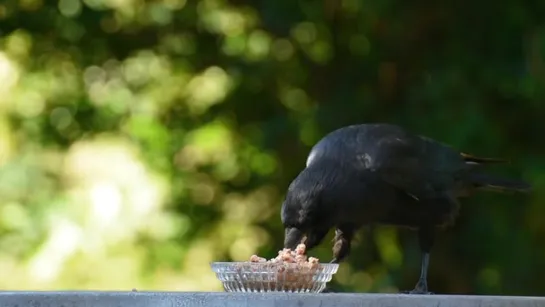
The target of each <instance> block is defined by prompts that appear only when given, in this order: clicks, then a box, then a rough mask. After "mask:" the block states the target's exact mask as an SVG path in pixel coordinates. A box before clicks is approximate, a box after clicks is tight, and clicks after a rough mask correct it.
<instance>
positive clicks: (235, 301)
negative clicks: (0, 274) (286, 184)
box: [0, 292, 545, 307]
mask: <svg viewBox="0 0 545 307" xmlns="http://www.w3.org/2000/svg"><path fill="white" fill-rule="evenodd" d="M0 306H1V307H26V306H32V307H50V306H58V307H61V306H62V307H75V306H78V307H80V306H85V307H87V306H96V307H110V306H112V307H113V306H116V307H167V306H168V307H174V306H177V307H189V306H191V307H193V306H198V307H201V306H202V307H204V306H207V307H216V306H221V307H234V306H244V307H245V306H248V307H273V306H278V307H281V306H285V307H292V306H293V307H295V306H297V307H310V306H312V307H318V306H321V307H334V306H343V307H352V306H354V307H355V306H358V307H367V306H379V307H397V306H404V307H416V306H433V307H438V306H440V307H447V306H452V307H470V306H471V307H472V306H475V307H477V306H478V307H487V306H490V307H492V306H494V307H504V306H512V307H515V306H516V307H525V306H535V307H537V306H545V298H541V297H499V296H463V295H460V296H458V295H426V296H422V295H402V294H348V293H327V294H325V293H324V294H283V293H270V294H261V293H251V294H245V293H223V292H212V293H209V292H0Z"/></svg>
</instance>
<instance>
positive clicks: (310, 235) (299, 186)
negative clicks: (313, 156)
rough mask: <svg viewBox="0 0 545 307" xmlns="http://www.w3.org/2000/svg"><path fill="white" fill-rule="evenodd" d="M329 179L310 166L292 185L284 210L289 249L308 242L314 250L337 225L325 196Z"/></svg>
mask: <svg viewBox="0 0 545 307" xmlns="http://www.w3.org/2000/svg"><path fill="white" fill-rule="evenodd" d="M328 178H329V176H328V175H327V173H324V172H323V171H321V170H320V169H318V168H314V167H307V168H305V169H304V170H303V171H302V172H301V173H300V174H299V175H298V176H297V178H295V180H293V182H292V183H291V184H290V186H289V188H288V191H287V194H286V199H285V200H284V203H283V204H282V211H281V219H282V224H283V225H284V229H285V237H284V247H285V248H291V249H294V248H295V247H296V246H297V244H299V243H305V244H306V245H307V249H310V248H312V247H314V246H316V245H318V244H320V242H321V241H322V240H323V238H324V237H325V235H326V234H327V232H328V231H329V229H330V228H331V227H332V226H333V225H332V221H333V219H332V218H331V216H330V212H329V211H330V210H329V209H331V207H330V206H328V204H327V203H326V202H325V201H324V198H323V195H324V192H326V189H327V188H328V184H327V182H328ZM305 238H306V240H304V239H305Z"/></svg>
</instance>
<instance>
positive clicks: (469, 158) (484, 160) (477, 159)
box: [460, 152, 509, 164]
mask: <svg viewBox="0 0 545 307" xmlns="http://www.w3.org/2000/svg"><path fill="white" fill-rule="evenodd" d="M460 155H461V156H462V158H463V159H464V161H466V162H469V163H476V164H487V163H509V160H505V159H498V158H483V157H476V156H473V155H470V154H466V153H463V152H462V153H460Z"/></svg>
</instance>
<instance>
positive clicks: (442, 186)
mask: <svg viewBox="0 0 545 307" xmlns="http://www.w3.org/2000/svg"><path fill="white" fill-rule="evenodd" d="M374 146H375V148H374V150H373V155H372V159H371V163H368V167H369V169H370V170H372V171H374V172H376V173H377V174H378V175H379V176H380V177H381V178H382V179H383V180H384V181H386V182H388V183H390V184H392V185H394V186H396V187H398V188H400V189H402V190H403V191H405V192H406V193H408V194H410V195H411V196H413V197H415V198H417V199H421V198H434V197H437V195H442V194H444V193H445V192H448V191H451V190H454V189H455V185H456V182H457V179H458V178H459V176H460V174H461V173H462V172H463V171H464V169H465V168H466V167H467V165H466V164H465V162H464V161H463V158H462V157H461V155H460V153H459V152H457V151H455V150H453V149H452V148H450V147H448V146H446V145H444V144H442V143H439V142H437V141H434V140H432V139H429V138H426V137H422V136H418V135H410V134H408V133H402V134H400V135H397V136H395V137H384V138H381V139H380V140H377V142H376V143H375V145H374Z"/></svg>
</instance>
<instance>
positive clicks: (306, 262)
mask: <svg viewBox="0 0 545 307" xmlns="http://www.w3.org/2000/svg"><path fill="white" fill-rule="evenodd" d="M305 252H306V246H305V244H299V245H297V247H296V248H295V250H291V249H289V248H284V249H283V250H281V251H279V252H278V256H276V258H273V259H271V260H268V261H267V259H265V258H263V257H259V256H257V255H252V257H250V262H259V263H276V264H283V263H296V264H299V265H301V266H305V267H308V268H316V267H318V265H319V264H320V260H319V259H318V258H314V257H307V256H306V255H305Z"/></svg>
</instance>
